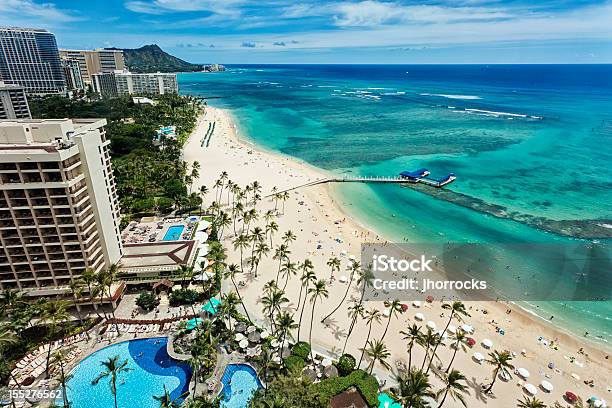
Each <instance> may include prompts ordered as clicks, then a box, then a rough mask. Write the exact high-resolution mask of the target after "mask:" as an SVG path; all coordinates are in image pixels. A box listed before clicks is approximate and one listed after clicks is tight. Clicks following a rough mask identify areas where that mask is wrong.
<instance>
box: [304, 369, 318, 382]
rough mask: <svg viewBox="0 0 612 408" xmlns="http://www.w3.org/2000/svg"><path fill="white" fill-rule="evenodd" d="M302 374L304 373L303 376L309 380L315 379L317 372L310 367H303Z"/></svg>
mask: <svg viewBox="0 0 612 408" xmlns="http://www.w3.org/2000/svg"><path fill="white" fill-rule="evenodd" d="M302 374H304V376H305V377H307V378H310V380H311V381H314V380H316V379H317V373H316V372H315V371H314V370H313V369H312V368H305V369H304V371H302Z"/></svg>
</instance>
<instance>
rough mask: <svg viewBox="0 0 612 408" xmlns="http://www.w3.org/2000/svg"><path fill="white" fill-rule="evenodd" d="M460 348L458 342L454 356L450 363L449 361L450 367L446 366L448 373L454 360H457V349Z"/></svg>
mask: <svg viewBox="0 0 612 408" xmlns="http://www.w3.org/2000/svg"><path fill="white" fill-rule="evenodd" d="M458 349H459V344H456V347H455V351H454V352H453V357H452V358H451V361H450V363H448V367H446V371H445V372H446V373H448V372H449V371H450V369H451V367H452V366H453V361H455V356H456V355H457V351H458Z"/></svg>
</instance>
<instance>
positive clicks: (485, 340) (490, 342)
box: [482, 339, 493, 349]
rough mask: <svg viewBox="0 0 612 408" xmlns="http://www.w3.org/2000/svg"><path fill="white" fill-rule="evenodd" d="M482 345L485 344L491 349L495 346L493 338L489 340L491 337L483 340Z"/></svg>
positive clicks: (484, 345)
mask: <svg viewBox="0 0 612 408" xmlns="http://www.w3.org/2000/svg"><path fill="white" fill-rule="evenodd" d="M482 346H483V347H484V348H488V349H490V348H491V347H493V342H492V341H491V340H489V339H484V340H483V341H482Z"/></svg>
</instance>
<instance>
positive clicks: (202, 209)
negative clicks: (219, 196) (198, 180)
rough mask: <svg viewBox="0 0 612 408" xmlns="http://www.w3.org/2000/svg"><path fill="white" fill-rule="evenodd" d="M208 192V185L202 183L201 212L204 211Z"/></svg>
mask: <svg viewBox="0 0 612 408" xmlns="http://www.w3.org/2000/svg"><path fill="white" fill-rule="evenodd" d="M206 194H208V187H206V186H204V185H202V186H200V198H201V199H202V203H201V204H200V214H201V213H203V212H204V197H205V196H206Z"/></svg>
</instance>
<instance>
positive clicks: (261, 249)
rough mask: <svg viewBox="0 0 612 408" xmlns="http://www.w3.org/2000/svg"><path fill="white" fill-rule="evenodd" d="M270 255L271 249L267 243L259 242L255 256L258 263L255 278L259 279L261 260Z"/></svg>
mask: <svg viewBox="0 0 612 408" xmlns="http://www.w3.org/2000/svg"><path fill="white" fill-rule="evenodd" d="M269 253H270V247H269V246H268V244H266V243H265V242H258V243H257V245H255V253H254V255H255V259H256V260H257V262H256V263H255V277H257V269H258V268H259V262H260V261H261V258H263V257H264V256H267V255H268V254H269Z"/></svg>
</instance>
